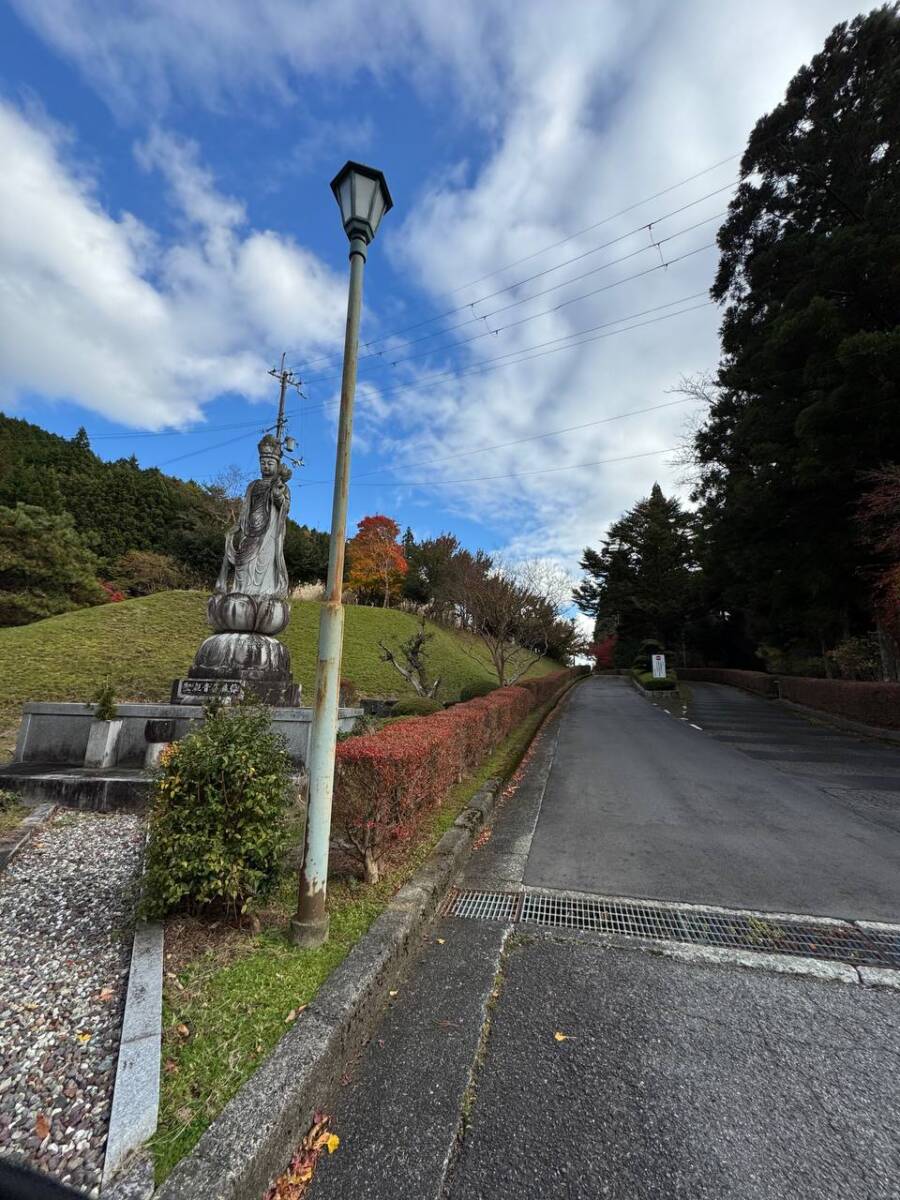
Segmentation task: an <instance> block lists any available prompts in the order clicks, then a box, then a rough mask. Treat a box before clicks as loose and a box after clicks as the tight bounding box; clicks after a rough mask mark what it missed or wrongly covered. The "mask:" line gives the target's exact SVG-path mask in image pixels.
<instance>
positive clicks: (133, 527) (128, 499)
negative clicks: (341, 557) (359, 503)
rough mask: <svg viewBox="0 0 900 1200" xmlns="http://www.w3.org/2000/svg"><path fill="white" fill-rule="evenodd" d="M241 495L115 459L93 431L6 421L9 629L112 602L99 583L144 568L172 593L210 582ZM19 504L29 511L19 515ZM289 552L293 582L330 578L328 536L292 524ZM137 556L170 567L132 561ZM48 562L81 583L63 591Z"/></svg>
mask: <svg viewBox="0 0 900 1200" xmlns="http://www.w3.org/2000/svg"><path fill="white" fill-rule="evenodd" d="M234 490H235V489H234V488H229V487H227V486H226V485H223V484H222V483H217V484H209V485H204V484H198V483H194V482H192V481H184V480H181V479H175V478H173V477H172V476H171V475H164V474H163V473H162V472H161V471H159V470H158V469H156V468H149V469H144V468H142V467H140V466H139V465H138V463H137V460H136V459H135V458H134V457H131V458H120V459H116V460H114V461H112V462H107V461H105V460H104V459H102V458H100V457H99V456H98V455H96V454H94V453H93V451H92V450H91V447H90V443H89V441H88V437H87V435H86V434H85V432H84V430H80V431H79V432H78V434H76V436H75V437H74V438H71V439H67V438H63V437H58V436H57V435H56V434H52V433H48V432H47V431H46V430H44V429H41V428H40V427H39V426H37V425H32V424H30V423H29V422H27V421H21V420H17V419H15V418H12V417H8V416H5V415H3V414H0V518H2V519H0V527H2V535H0V592H2V593H4V594H6V595H7V596H9V597H12V598H13V599H10V600H8V601H7V602H6V603H4V605H3V606H2V609H3V611H2V612H0V624H21V623H24V622H26V621H28V620H34V619H37V618H39V617H43V616H48V615H51V614H52V613H54V612H60V611H65V610H66V609H69V608H74V607H80V606H82V605H84V604H90V603H97V602H99V601H101V600H103V599H104V598H105V596H104V594H103V591H102V589H99V588H98V587H97V586H96V584H94V585H93V590H92V587H91V583H92V581H93V580H96V579H97V578H99V579H101V580H104V581H106V580H109V581H112V582H113V584H114V585H117V584H118V581H119V579H120V578H121V579H123V580H124V581H126V582H127V580H128V578H130V575H129V572H131V573H132V574H133V573H134V571H135V570H136V569H138V568H140V569H143V570H145V571H146V570H149V569H155V570H156V572H157V573H160V572H164V573H165V574H166V576H167V577H166V579H165V580H164V581H163V582H164V585H167V586H178V585H179V584H196V585H198V586H206V585H208V584H210V583H211V582H212V581H213V579H214V578H215V576H216V574H217V572H218V570H219V566H220V563H221V559H222V546H223V534H224V530H225V528H226V526H227V525H228V524H230V522H231V521H232V520H233V516H234V512H235V497H234V495H233V494H232V493H233V491H234ZM237 490H239V489H237ZM16 506H25V509H24V511H23V510H21V509H20V511H19V513H18V516H16V515H15V514H14V512H13V511H12V510H15V509H16ZM284 549H285V558H286V560H287V566H288V573H289V575H290V578H291V582H292V583H304V582H307V581H311V580H315V579H319V578H322V577H324V574H325V569H326V565H327V561H328V535H327V534H325V533H320V532H318V531H317V530H313V529H309V528H307V527H306V526H305V525H298V524H297V523H296V522H295V521H290V520H289V521H288V528H287V533H286V536H285V547H284ZM57 550H59V553H58V554H57V553H56V551H57ZM135 552H138V553H139V554H152V555H163V556H166V559H169V560H171V561H170V562H165V561H163V562H162V563H160V562H158V561H155V560H152V559H151V560H149V562H147V561H146V560H141V559H138V560H137V562H136V563H135V560H134V558H133V557H132V558H131V559H129V560H128V561H127V562H123V559H125V558H126V556H128V555H129V554H131V555H132V556H133V555H134V553H135ZM41 559H51V560H52V559H58V560H59V561H60V562H66V563H68V564H69V565H70V567H71V568H72V569H73V571H74V572H75V573H76V574H77V573H78V572H80V578H79V579H78V581H77V586H76V584H75V583H71V582H70V583H67V584H66V586H65V587H63V586H58V587H57V588H56V590H54V584H55V583H62V582H63V581H60V580H58V578H56V573H55V572H54V573H51V575H49V576H48V577H47V578H43V577H42V576H41V572H40V560H41ZM147 590H155V588H148V589H147Z"/></svg>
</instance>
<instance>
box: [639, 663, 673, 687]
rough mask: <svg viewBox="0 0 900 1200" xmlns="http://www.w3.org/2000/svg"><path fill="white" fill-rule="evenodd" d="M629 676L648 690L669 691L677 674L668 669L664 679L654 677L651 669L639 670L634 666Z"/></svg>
mask: <svg viewBox="0 0 900 1200" xmlns="http://www.w3.org/2000/svg"><path fill="white" fill-rule="evenodd" d="M631 676H632V678H633V679H636V680H637V681H638V683H639V684H640V685H641V687H642V688H644V690H645V691H648V692H671V691H672V690H673V689H674V688H675V686H676V684H677V683H678V676H677V675H676V674H675V672H674V671H669V673H668V674H667V675H666V677H665V679H654V677H653V672H652V671H640V670H638V668H637V667H634V668H633V669H632V672H631Z"/></svg>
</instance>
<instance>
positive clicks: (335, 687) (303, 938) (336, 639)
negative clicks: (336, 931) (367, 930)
mask: <svg viewBox="0 0 900 1200" xmlns="http://www.w3.org/2000/svg"><path fill="white" fill-rule="evenodd" d="M331 190H332V191H333V192H334V195H335V198H336V199H337V202H338V205H339V207H340V210H341V218H342V220H343V223H344V230H345V232H346V234H347V237H348V238H349V239H350V294H349V297H348V300H347V330H346V334H345V336H344V369H343V374H342V376H341V413H340V420H339V423H338V440H337V460H336V463H335V470H334V499H333V501H332V507H331V543H330V546H329V551H328V583H327V585H326V588H325V599H324V602H323V604H322V612H321V616H320V618H319V658H318V663H317V666H316V694H315V702H314V703H315V707H314V709H313V724H312V732H311V735H310V742H309V763H308V766H309V801H308V804H307V810H306V838H305V843H304V848H303V867H302V868H301V871H300V893H299V896H298V900H297V914H296V916H295V917H294V918H293V920H292V921H291V940H292V941H293V942H294V943H295V945H298V946H303V947H307V948H313V947H315V946H321V944H322V943H323V942H324V941H325V940H326V939H327V937H328V913H327V912H326V909H325V896H326V890H327V885H328V842H329V838H330V835H331V797H332V792H333V789H334V752H335V745H336V743H337V724H338V706H339V703H340V675H341V649H342V645H343V638H344V610H343V607H342V604H341V585H342V581H343V576H344V544H345V541H346V531H347V496H348V492H349V488H350V440H351V437H352V434H353V399H354V396H355V394H356V362H357V357H358V353H359V317H360V309H361V307H362V285H363V271H364V269H365V265H366V250H367V247H368V245H369V242H371V241H372V239H373V238H374V236H375V234H376V232H377V230H378V226H379V224H380V222H381V218H382V217H383V216H384V214H385V213H386V212H387V211H388V209H389V208H391V207H392V204H393V201H392V200H391V194H390V192H389V191H388V186H387V182H386V181H385V178H384V175H382V173H381V171H376V170H375V169H374V168H372V167H364V166H362V165H361V164H360V163H354V162H348V163H347V164H346V165H345V166H344V167H343V168H342V170H340V171H339V172H338V174H337V175H336V176H335V178H334V179H333V180H332V182H331Z"/></svg>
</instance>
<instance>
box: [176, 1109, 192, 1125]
mask: <svg viewBox="0 0 900 1200" xmlns="http://www.w3.org/2000/svg"><path fill="white" fill-rule="evenodd" d="M175 1116H176V1117H177V1118H178V1120H179V1121H180V1122H181V1123H182V1125H190V1123H191V1121H193V1119H194V1114H193V1112H192V1111H191V1109H189V1108H188V1107H187V1106H186V1105H185V1106H184V1107H183V1108H179V1109H177V1110H176V1112H175Z"/></svg>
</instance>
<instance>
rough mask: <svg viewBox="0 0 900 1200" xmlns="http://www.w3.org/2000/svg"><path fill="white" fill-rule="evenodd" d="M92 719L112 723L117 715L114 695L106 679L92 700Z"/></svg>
mask: <svg viewBox="0 0 900 1200" xmlns="http://www.w3.org/2000/svg"><path fill="white" fill-rule="evenodd" d="M93 704H94V717H95V719H96V720H98V721H114V720H115V719H116V717H117V716H118V715H119V710H118V709H117V708H116V693H115V692H114V691H113V686H112V684H111V683H110V682H109V680H108V679H107V681H106V683H104V685H103V686H102V687H101V688H100V690H99V691H98V692H97V694H96V696H95V697H94V699H93Z"/></svg>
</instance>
